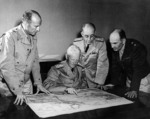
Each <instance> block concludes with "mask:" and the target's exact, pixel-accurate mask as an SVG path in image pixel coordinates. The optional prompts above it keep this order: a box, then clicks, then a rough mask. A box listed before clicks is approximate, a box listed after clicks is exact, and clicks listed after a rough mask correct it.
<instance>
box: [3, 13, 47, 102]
mask: <svg viewBox="0 0 150 119" xmlns="http://www.w3.org/2000/svg"><path fill="white" fill-rule="evenodd" d="M41 23H42V18H41V16H40V14H39V13H38V12H36V11H34V10H29V11H26V12H25V13H24V14H23V18H22V23H21V24H20V25H19V26H17V27H15V28H12V29H11V30H9V31H7V32H6V33H5V34H3V35H2V37H1V38H0V74H1V77H0V90H1V91H0V92H3V94H2V95H11V94H12V93H13V94H14V95H16V100H15V102H14V103H15V104H17V105H18V104H20V105H22V103H23V101H26V97H25V94H32V93H33V92H32V83H31V80H30V72H32V74H33V79H34V85H35V86H37V91H43V92H45V93H49V91H47V90H46V89H45V88H44V87H43V86H42V80H41V75H40V66H39V57H38V50H37V37H36V34H37V32H38V31H39V30H40V25H41Z"/></svg>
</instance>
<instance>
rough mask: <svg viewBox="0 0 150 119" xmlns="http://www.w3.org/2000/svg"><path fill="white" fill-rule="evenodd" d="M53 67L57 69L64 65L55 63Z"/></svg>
mask: <svg viewBox="0 0 150 119" xmlns="http://www.w3.org/2000/svg"><path fill="white" fill-rule="evenodd" d="M55 67H56V68H57V69H59V68H62V67H64V65H63V64H57V65H55Z"/></svg>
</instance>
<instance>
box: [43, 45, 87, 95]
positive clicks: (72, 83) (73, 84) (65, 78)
mask: <svg viewBox="0 0 150 119" xmlns="http://www.w3.org/2000/svg"><path fill="white" fill-rule="evenodd" d="M80 55H81V51H80V49H79V48H78V47H77V46H75V45H71V46H70V47H69V48H68V49H67V53H66V60H65V61H62V62H61V63H59V64H57V65H55V66H53V67H52V68H51V69H50V71H49V72H48V75H47V78H46V80H45V81H44V83H43V86H44V87H45V88H46V89H47V90H49V91H50V92H53V93H58V92H59V93H60V92H61V93H65V92H67V93H69V94H77V92H78V91H77V90H78V89H84V88H87V84H86V81H84V80H82V68H81V67H80V66H78V62H79V58H80Z"/></svg>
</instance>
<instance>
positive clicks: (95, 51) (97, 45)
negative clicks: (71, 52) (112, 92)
mask: <svg viewBox="0 0 150 119" xmlns="http://www.w3.org/2000/svg"><path fill="white" fill-rule="evenodd" d="M95 31H96V28H95V25H94V24H92V23H86V24H84V25H83V27H82V31H81V35H82V37H81V38H76V39H75V40H74V42H73V44H74V45H76V46H78V47H79V48H80V50H81V58H80V61H79V63H80V65H81V66H82V67H83V74H84V77H83V78H85V79H86V80H87V82H88V87H89V88H101V87H102V86H103V85H104V83H105V80H106V76H107V74H108V67H109V63H108V58H107V51H106V44H105V40H104V38H101V37H97V36H96V35H95Z"/></svg>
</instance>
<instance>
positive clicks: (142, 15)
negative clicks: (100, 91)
mask: <svg viewBox="0 0 150 119" xmlns="http://www.w3.org/2000/svg"><path fill="white" fill-rule="evenodd" d="M149 6H150V0H0V35H2V34H3V33H4V32H5V31H7V30H8V29H10V28H12V27H14V26H15V25H16V23H17V22H18V20H20V18H21V16H22V14H23V12H24V11H25V10H27V9H34V10H37V11H38V12H39V13H40V14H41V16H42V18H43V23H42V26H41V32H40V33H39V34H38V49H39V54H45V55H53V54H58V55H60V57H62V56H63V55H64V53H65V51H66V49H67V48H68V46H69V45H70V44H71V43H72V41H73V39H74V38H75V37H76V36H77V34H78V32H79V31H80V30H81V29H80V28H81V26H82V24H83V23H85V22H93V23H94V24H95V25H96V27H97V32H96V34H97V35H99V36H101V37H104V38H105V39H108V38H109V34H110V32H111V31H112V30H113V29H114V28H123V29H124V30H125V31H126V34H127V37H130V38H135V39H137V40H139V41H141V42H142V43H143V44H145V45H146V47H147V49H148V53H149V55H148V60H149V62H150V46H149V44H150V40H149V37H150V23H149V22H150V7H149Z"/></svg>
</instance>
